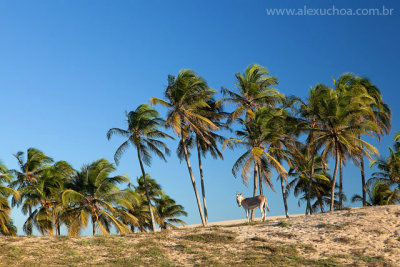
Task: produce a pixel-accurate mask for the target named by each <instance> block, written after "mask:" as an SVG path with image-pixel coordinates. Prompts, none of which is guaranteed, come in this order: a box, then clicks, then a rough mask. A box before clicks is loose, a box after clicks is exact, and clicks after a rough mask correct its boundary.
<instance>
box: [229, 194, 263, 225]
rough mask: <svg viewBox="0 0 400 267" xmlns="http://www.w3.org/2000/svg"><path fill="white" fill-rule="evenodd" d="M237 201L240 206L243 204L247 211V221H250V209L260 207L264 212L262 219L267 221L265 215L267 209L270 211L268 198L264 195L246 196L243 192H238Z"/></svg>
mask: <svg viewBox="0 0 400 267" xmlns="http://www.w3.org/2000/svg"><path fill="white" fill-rule="evenodd" d="M236 201H237V203H238V206H239V207H240V206H243V208H244V210H245V211H246V216H247V221H248V222H250V212H249V211H250V210H255V209H256V208H259V209H260V211H261V214H262V220H263V221H265V217H266V215H267V211H266V210H265V208H267V210H268V211H269V207H268V202H267V198H266V197H265V196H263V195H260V196H255V197H249V198H245V197H244V196H243V193H240V194H238V193H236Z"/></svg>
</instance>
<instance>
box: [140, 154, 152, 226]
mask: <svg viewBox="0 0 400 267" xmlns="http://www.w3.org/2000/svg"><path fill="white" fill-rule="evenodd" d="M139 150H140V147H138V148H137V154H138V158H139V163H140V169H141V170H142V175H143V181H144V189H145V191H146V198H147V203H148V205H149V211H150V219H151V222H150V223H151V231H153V232H154V231H155V230H156V224H155V220H154V214H153V208H152V206H151V199H150V195H149V187H148V185H147V179H146V172H145V171H144V167H143V163H142V157H141V156H140V152H139Z"/></svg>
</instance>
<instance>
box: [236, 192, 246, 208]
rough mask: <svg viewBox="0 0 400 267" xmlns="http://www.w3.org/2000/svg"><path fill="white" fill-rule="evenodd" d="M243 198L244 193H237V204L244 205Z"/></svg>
mask: <svg viewBox="0 0 400 267" xmlns="http://www.w3.org/2000/svg"><path fill="white" fill-rule="evenodd" d="M243 199H244V197H243V193H240V194H238V193H236V201H237V204H238V206H239V207H240V206H242V200H243Z"/></svg>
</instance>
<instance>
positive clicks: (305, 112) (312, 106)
mask: <svg viewBox="0 0 400 267" xmlns="http://www.w3.org/2000/svg"><path fill="white" fill-rule="evenodd" d="M329 92H330V88H328V87H327V86H325V85H323V84H317V85H316V86H315V87H314V88H311V89H310V93H309V96H308V97H307V99H306V101H304V102H303V101H301V100H300V99H298V101H299V102H300V108H299V111H298V112H299V114H300V116H301V117H300V123H299V127H300V128H303V129H304V131H305V132H306V133H307V139H306V143H307V154H308V155H307V157H308V158H310V159H311V166H310V167H311V169H310V175H311V177H314V158H315V156H316V155H317V152H318V150H319V148H320V147H318V144H316V143H315V139H316V137H317V132H316V129H318V128H322V121H321V120H320V119H321V118H320V113H321V110H320V109H321V101H322V100H323V99H324V98H326V97H327V96H328V95H329ZM311 186H312V179H310V180H309V184H308V187H307V188H306V194H305V195H306V201H307V208H306V215H308V214H309V213H310V214H311V212H312V209H311Z"/></svg>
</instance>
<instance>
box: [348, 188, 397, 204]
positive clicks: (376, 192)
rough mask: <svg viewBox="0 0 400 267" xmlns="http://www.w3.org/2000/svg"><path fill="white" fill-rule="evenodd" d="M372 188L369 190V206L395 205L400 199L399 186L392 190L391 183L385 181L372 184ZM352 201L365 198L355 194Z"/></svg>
mask: <svg viewBox="0 0 400 267" xmlns="http://www.w3.org/2000/svg"><path fill="white" fill-rule="evenodd" d="M370 188H371V189H368V191H367V192H368V197H369V201H367V206H378V205H393V204H396V203H397V202H398V201H400V193H399V191H398V188H396V189H394V190H391V189H390V185H388V184H387V183H385V182H375V183H373V184H371V186H370ZM351 201H352V202H362V201H363V198H362V196H360V195H354V196H353V197H352V199H351Z"/></svg>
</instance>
